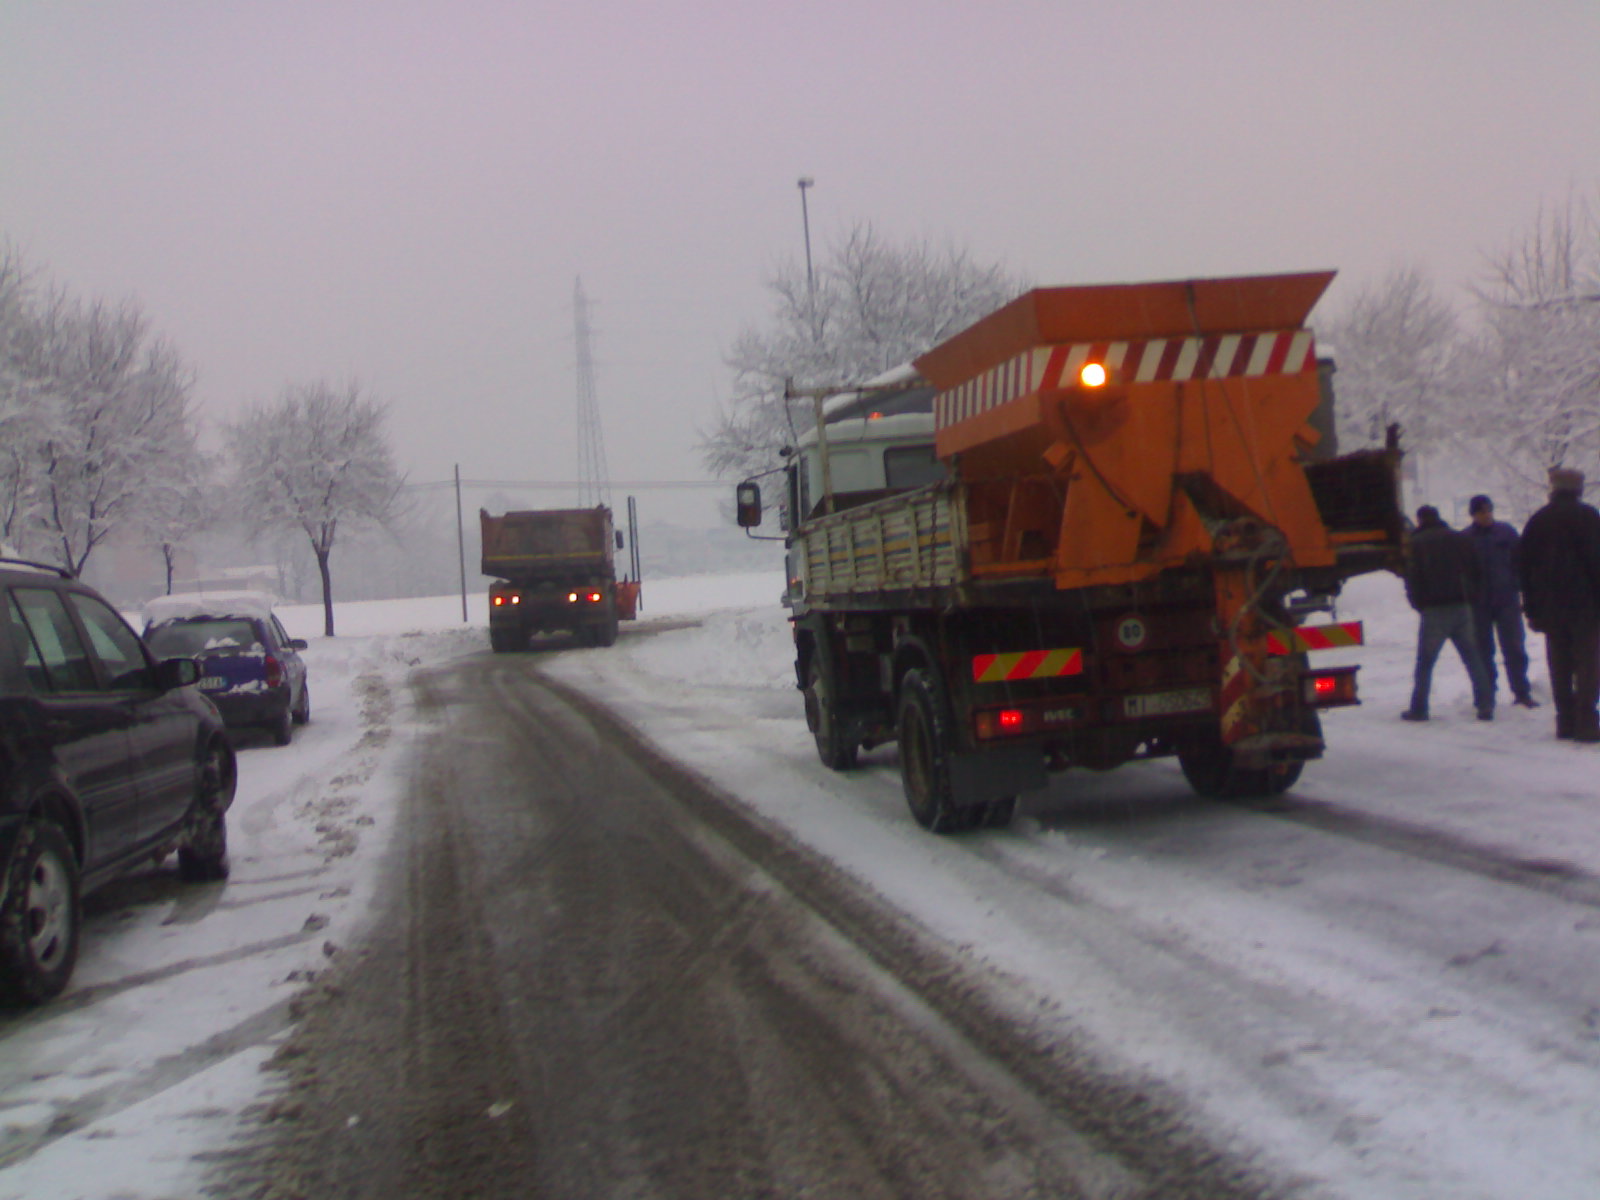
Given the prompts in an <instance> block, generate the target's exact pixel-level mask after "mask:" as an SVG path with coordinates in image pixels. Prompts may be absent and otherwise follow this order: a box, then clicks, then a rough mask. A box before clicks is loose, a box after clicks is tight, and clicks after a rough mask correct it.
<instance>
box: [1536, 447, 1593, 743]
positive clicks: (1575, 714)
mask: <svg viewBox="0 0 1600 1200" xmlns="http://www.w3.org/2000/svg"><path fill="white" fill-rule="evenodd" d="M1582 496H1583V474H1582V472H1580V471H1572V470H1568V469H1565V468H1559V467H1558V468H1557V469H1555V470H1553V471H1551V472H1550V503H1549V504H1546V505H1545V506H1544V507H1543V508H1541V509H1540V510H1539V511H1538V512H1536V513H1534V514H1533V516H1531V517H1529V518H1528V524H1527V526H1526V527H1525V528H1524V529H1523V531H1522V606H1523V611H1524V612H1526V613H1527V614H1528V624H1529V625H1530V626H1531V627H1532V628H1533V630H1534V632H1536V633H1542V634H1544V649H1545V661H1546V662H1547V663H1548V664H1549V667H1550V695H1551V697H1552V699H1554V700H1555V705H1556V736H1557V737H1558V738H1571V739H1572V740H1573V741H1575V742H1600V718H1597V716H1596V712H1595V705H1596V702H1597V701H1600V512H1596V511H1595V510H1594V509H1593V508H1591V507H1590V506H1589V505H1587V504H1585V503H1583V500H1582Z"/></svg>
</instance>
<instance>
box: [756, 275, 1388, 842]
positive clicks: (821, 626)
mask: <svg viewBox="0 0 1600 1200" xmlns="http://www.w3.org/2000/svg"><path fill="white" fill-rule="evenodd" d="M1332 278H1333V272H1331V271H1326V272H1315V273H1306V274H1293V275H1271V276H1249V277H1242V278H1234V279H1197V280H1188V281H1177V282H1165V283H1138V284H1114V285H1105V286H1094V287H1060V288H1040V289H1037V290H1035V291H1031V292H1028V293H1027V294H1026V295H1023V296H1021V297H1020V298H1018V299H1017V300H1015V301H1013V302H1012V303H1010V304H1008V305H1006V306H1005V307H1003V308H1001V309H999V310H997V311H995V312H993V313H991V314H990V315H989V316H987V317H985V318H983V319H982V320H980V321H978V322H977V323H976V324H975V325H973V326H971V327H970V328H968V329H966V330H964V331H963V332H961V333H958V334H956V335H955V336H954V337H952V338H950V339H949V340H948V341H946V342H943V343H942V344H940V345H938V346H936V347H934V348H933V349H932V350H930V351H929V352H928V353H927V354H925V355H923V356H922V357H921V358H919V359H917V360H916V363H915V369H914V370H909V369H908V370H904V371H902V372H901V373H900V374H899V375H898V376H896V377H895V378H894V379H892V380H891V381H889V382H887V383H885V384H884V385H883V386H880V387H870V388H862V389H858V390H856V391H855V392H853V393H846V394H841V395H839V396H836V397H834V398H833V399H831V400H829V401H828V403H827V404H823V403H822V402H821V401H820V400H819V401H818V405H817V410H818V413H819V416H820V417H821V419H820V420H819V421H818V422H817V426H816V428H814V429H813V430H812V431H811V432H810V433H808V434H807V435H806V436H805V437H803V438H802V439H800V443H799V445H797V446H795V447H792V448H790V450H789V451H788V452H787V455H786V457H787V463H786V466H785V467H784V468H783V470H784V474H785V480H784V483H785V494H784V499H783V503H782V506H781V507H782V509H783V513H784V526H785V535H786V541H787V543H788V548H789V550H788V560H789V592H788V596H787V602H788V603H789V605H790V607H791V609H792V624H793V628H794V639H795V656H796V657H795V670H796V677H797V684H798V686H799V688H800V689H801V691H802V692H803V694H804V697H805V711H806V718H807V722H808V724H809V725H810V728H811V731H812V733H813V735H814V737H815V739H816V745H817V751H818V754H819V755H820V756H821V758H822V761H823V762H824V763H826V764H827V765H828V766H830V767H832V768H835V769H839V770H843V769H846V768H849V767H851V766H853V765H854V763H855V761H856V755H857V752H858V750H859V749H860V748H863V747H865V748H871V747H873V746H876V745H879V744H880V743H884V742H888V741H898V742H899V744H900V762H901V772H902V776H903V779H904V784H905V793H906V799H907V802H908V803H909V805H910V808H911V812H912V815H913V816H914V817H915V818H916V820H917V821H918V822H919V823H920V824H922V825H923V826H925V827H926V828H928V829H930V830H932V831H934V832H940V833H944V832H953V831H958V830H963V829H970V828H975V827H984V826H987V827H996V826H1003V825H1005V824H1006V823H1008V822H1009V821H1010V819H1011V817H1012V815H1013V814H1014V812H1015V809H1016V798H1017V795H1018V793H1021V792H1026V791H1030V790H1034V789H1038V788H1041V787H1044V786H1045V785H1046V783H1047V772H1048V771H1050V770H1056V769H1062V768H1066V767H1072V766H1081V767H1088V768H1091V769H1095V770H1104V769H1108V768H1111V767H1115V766H1118V765H1120V764H1122V763H1125V762H1128V761H1130V760H1133V759H1139V758H1155V757H1161V756H1168V755H1175V756H1176V757H1177V759H1178V762H1179V764H1180V766H1181V767H1182V770H1183V773H1184V775H1185V777H1186V778H1187V779H1188V780H1189V782H1190V784H1191V785H1192V786H1193V787H1194V788H1195V789H1196V790H1197V791H1198V792H1200V793H1202V794H1206V795H1250V794H1257V795H1267V794H1273V793H1277V792H1281V791H1283V790H1284V789H1286V788H1288V787H1289V786H1291V785H1292V784H1293V783H1294V782H1295V780H1296V779H1297V778H1298V777H1299V775H1300V771H1301V768H1302V766H1303V764H1304V763H1305V762H1306V761H1308V760H1310V759H1313V758H1317V757H1318V756H1320V755H1321V754H1322V751H1323V745H1324V743H1323V737H1322V727H1321V722H1320V719H1319V718H1320V713H1321V711H1322V710H1323V709H1325V708H1332V707H1337V706H1340V705H1348V704H1355V703H1357V696H1356V672H1357V670H1358V668H1356V667H1354V666H1340V667H1333V668H1327V669H1318V668H1316V667H1314V666H1313V665H1312V661H1311V657H1310V655H1309V653H1308V652H1309V651H1314V650H1316V649H1318V648H1322V647H1326V646H1336V645H1350V644H1354V643H1359V642H1360V640H1361V628H1360V625H1359V623H1343V624H1341V623H1338V622H1335V621H1332V620H1330V618H1329V617H1328V615H1327V614H1329V613H1331V612H1332V610H1333V599H1334V597H1335V596H1337V594H1338V592H1339V590H1340V588H1341V586H1342V585H1343V584H1344V582H1345V581H1346V580H1347V579H1349V578H1351V577H1352V576H1355V575H1358V574H1361V573H1363V572H1367V571H1372V570H1380V569H1390V570H1393V569H1398V568H1399V567H1400V566H1401V563H1402V561H1403V560H1402V553H1403V538H1404V532H1403V531H1404V522H1403V518H1402V513H1401V509H1400V498H1399V482H1398V468H1399V461H1400V451H1399V447H1398V435H1397V432H1396V431H1394V430H1391V431H1390V434H1389V438H1388V445H1387V446H1385V447H1384V448H1382V449H1374V450H1365V451H1361V452H1358V453H1354V454H1347V455H1344V456H1342V457H1333V456H1332V455H1331V449H1332V420H1331V415H1332V414H1331V409H1332V392H1331V376H1332V365H1331V363H1328V362H1326V361H1323V362H1322V363H1320V364H1319V360H1318V358H1317V355H1316V351H1315V347H1314V343H1313V339H1312V334H1311V331H1310V330H1309V329H1307V328H1306V327H1305V320H1306V317H1307V315H1308V314H1309V313H1310V311H1311V309H1312V306H1313V305H1314V304H1315V303H1316V302H1317V299H1318V297H1320V296H1321V295H1322V293H1323V291H1324V289H1326V287H1327V286H1328V284H1329V282H1330V281H1331V280H1332ZM737 499H738V509H739V521H740V524H742V525H745V526H746V528H747V529H750V528H753V527H754V526H757V525H759V524H760V520H761V490H760V484H759V482H758V481H757V480H749V481H746V482H745V483H744V484H741V485H740V486H739V490H738V497H737ZM1308 619H1314V623H1311V624H1306V623H1305V622H1307V621H1308Z"/></svg>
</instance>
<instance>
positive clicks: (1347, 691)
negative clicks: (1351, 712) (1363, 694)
mask: <svg viewBox="0 0 1600 1200" xmlns="http://www.w3.org/2000/svg"><path fill="white" fill-rule="evenodd" d="M1359 669H1360V668H1358V667H1335V668H1333V669H1332V670H1329V671H1318V672H1316V673H1314V674H1311V675H1307V676H1306V677H1305V678H1304V680H1302V682H1301V686H1302V688H1303V690H1302V692H1301V698H1302V699H1303V700H1304V701H1305V703H1306V704H1307V705H1309V706H1310V707H1312V708H1335V707H1337V706H1339V705H1342V704H1360V703H1361V700H1360V698H1359V697H1358V696H1357V694H1356V671H1357V670H1359Z"/></svg>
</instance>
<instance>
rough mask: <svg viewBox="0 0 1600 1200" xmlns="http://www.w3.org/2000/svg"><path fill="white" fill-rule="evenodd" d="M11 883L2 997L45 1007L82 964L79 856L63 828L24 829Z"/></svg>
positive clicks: (3, 932)
mask: <svg viewBox="0 0 1600 1200" xmlns="http://www.w3.org/2000/svg"><path fill="white" fill-rule="evenodd" d="M5 882H6V888H5V900H4V902H3V904H0V997H3V998H4V999H6V1000H8V1001H10V1002H12V1003H20V1004H42V1003H43V1002H44V1001H46V1000H48V999H50V998H51V997H52V996H55V995H57V994H58V993H60V991H61V990H62V989H63V988H65V987H66V986H67V980H68V979H70V978H71V977H72V968H73V965H74V964H75V963H76V962H77V961H78V928H79V917H80V913H79V896H78V889H79V880H78V857H77V855H75V854H74V853H73V852H72V846H71V845H70V844H69V843H68V841H67V838H66V835H65V834H64V833H62V831H61V828H60V826H58V825H56V824H54V823H53V822H50V821H38V820H34V821H28V822H27V823H26V824H24V825H23V826H22V828H21V830H20V831H19V832H18V835H17V842H16V846H15V848H14V849H13V851H12V855H11V869H10V872H9V874H8V877H7V879H6V881H5Z"/></svg>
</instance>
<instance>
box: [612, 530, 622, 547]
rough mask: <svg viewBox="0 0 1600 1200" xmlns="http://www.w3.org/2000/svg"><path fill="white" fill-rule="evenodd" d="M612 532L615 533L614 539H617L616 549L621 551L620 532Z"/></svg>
mask: <svg viewBox="0 0 1600 1200" xmlns="http://www.w3.org/2000/svg"><path fill="white" fill-rule="evenodd" d="M614 532H615V536H616V539H617V549H618V550H621V549H622V530H620V529H618V530H615V531H614Z"/></svg>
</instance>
